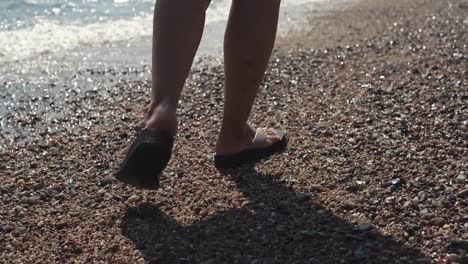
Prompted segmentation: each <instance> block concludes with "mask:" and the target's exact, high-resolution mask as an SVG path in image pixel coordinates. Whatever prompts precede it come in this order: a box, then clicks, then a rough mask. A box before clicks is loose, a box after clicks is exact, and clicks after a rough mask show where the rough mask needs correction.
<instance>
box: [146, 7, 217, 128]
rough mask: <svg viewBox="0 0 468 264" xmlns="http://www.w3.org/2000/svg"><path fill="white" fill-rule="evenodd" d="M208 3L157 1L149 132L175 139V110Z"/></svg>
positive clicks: (148, 122) (193, 54)
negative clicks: (160, 132) (164, 132)
mask: <svg viewBox="0 0 468 264" xmlns="http://www.w3.org/2000/svg"><path fill="white" fill-rule="evenodd" d="M209 2H210V1H209V0H157V2H156V7H155V11H154V25H153V73H152V97H151V103H150V106H149V109H148V113H147V117H146V124H145V127H146V128H159V129H163V130H166V131H167V132H169V133H171V134H172V135H174V134H175V133H176V130H177V118H176V108H177V102H178V101H179V97H180V93H181V91H182V88H183V86H184V84H185V79H186V78H187V75H188V72H189V70H190V67H191V66H192V62H193V58H194V56H195V53H196V51H197V49H198V45H199V44H200V39H201V36H202V33H203V27H204V24H205V12H206V9H207V7H208V5H209Z"/></svg>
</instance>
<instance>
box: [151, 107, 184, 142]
mask: <svg viewBox="0 0 468 264" xmlns="http://www.w3.org/2000/svg"><path fill="white" fill-rule="evenodd" d="M144 128H156V129H161V130H163V131H166V132H168V133H169V134H170V135H171V136H174V135H175V134H176V132H177V115H176V108H175V107H171V106H167V105H164V104H159V105H155V104H150V105H149V106H148V110H147V112H146V120H145V126H144Z"/></svg>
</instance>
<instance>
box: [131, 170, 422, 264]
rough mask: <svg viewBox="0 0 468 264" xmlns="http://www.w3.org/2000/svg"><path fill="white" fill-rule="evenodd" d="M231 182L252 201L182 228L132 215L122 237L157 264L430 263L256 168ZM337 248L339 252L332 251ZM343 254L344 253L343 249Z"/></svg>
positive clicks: (144, 210)
mask: <svg viewBox="0 0 468 264" xmlns="http://www.w3.org/2000/svg"><path fill="white" fill-rule="evenodd" d="M227 176H228V177H232V178H233V180H234V181H235V182H236V183H237V185H238V186H239V189H240V190H241V191H242V192H243V193H244V194H245V195H246V197H247V198H248V199H249V202H248V203H247V204H246V205H245V207H243V208H239V209H234V210H230V211H227V212H219V213H217V214H214V215H211V216H209V217H208V218H206V219H203V220H202V221H199V222H195V223H193V224H192V225H190V226H186V227H185V226H181V225H179V224H177V223H176V222H175V221H174V220H172V219H171V218H170V217H168V216H167V215H164V214H163V213H162V212H161V211H160V210H159V209H157V208H156V207H154V206H152V205H148V204H143V205H139V206H138V207H136V208H130V209H129V210H128V212H127V214H126V215H125V217H124V219H123V225H122V230H123V233H124V235H125V236H126V237H128V238H129V239H130V240H132V241H133V242H134V243H135V245H136V247H137V248H138V249H139V250H141V251H142V253H143V254H144V256H145V259H146V260H147V261H148V262H149V263H152V262H154V263H377V262H380V263H382V262H383V263H427V262H429V261H428V260H427V259H426V258H425V257H424V256H423V255H422V254H421V253H419V252H418V251H417V250H415V249H412V248H409V247H406V246H405V245H403V244H401V243H400V242H398V241H396V240H395V239H394V238H392V237H389V236H384V235H381V234H379V233H378V232H377V231H376V230H374V229H373V227H372V226H360V227H356V226H354V225H353V224H351V223H349V222H347V221H345V220H343V219H341V218H339V217H337V216H335V215H333V214H332V213H330V212H327V210H326V209H325V208H324V207H322V206H320V205H318V204H316V203H314V201H313V200H312V199H311V198H310V197H309V196H308V195H306V194H300V193H295V192H294V191H293V190H292V189H290V188H289V187H286V186H284V184H282V183H281V181H280V180H279V177H277V176H273V175H263V174H261V173H258V172H257V171H255V170H254V169H253V168H248V169H245V168H244V169H243V170H237V171H231V172H229V173H227ZM331 248H335V250H331ZM336 249H338V250H336Z"/></svg>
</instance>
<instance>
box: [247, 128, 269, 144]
mask: <svg viewBox="0 0 468 264" xmlns="http://www.w3.org/2000/svg"><path fill="white" fill-rule="evenodd" d="M266 140H267V131H266V129H264V128H257V130H256V132H255V137H254V139H253V141H252V145H251V148H260V147H263V146H265V142H266Z"/></svg>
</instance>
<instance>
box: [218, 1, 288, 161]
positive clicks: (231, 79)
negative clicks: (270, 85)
mask: <svg viewBox="0 0 468 264" xmlns="http://www.w3.org/2000/svg"><path fill="white" fill-rule="evenodd" d="M279 7H280V0H233V4H232V6H231V13H230V15H229V21H228V26H227V30H226V35H225V39H224V60H225V62H224V63H225V72H226V73H225V75H226V81H225V105H224V118H223V124H222V127H221V132H220V136H219V139H218V143H217V146H216V153H217V154H221V155H223V154H233V153H238V152H240V151H242V150H245V149H246V148H247V147H248V145H249V144H250V143H251V141H252V137H253V133H254V131H253V130H252V128H251V127H250V126H248V125H247V119H248V118H249V115H250V112H251V110H252V105H253V103H254V100H255V97H256V95H257V92H258V89H259V86H260V83H261V81H262V79H263V76H264V73H265V70H266V67H267V64H268V61H269V58H270V56H271V52H272V50H273V46H274V42H275V37H276V29H277V24H278V15H279ZM277 140H278V138H277V136H275V135H274V134H271V133H270V134H269V137H268V143H269V144H272V143H274V142H276V141H277Z"/></svg>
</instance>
